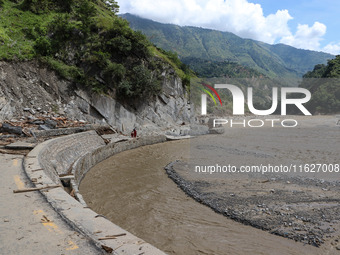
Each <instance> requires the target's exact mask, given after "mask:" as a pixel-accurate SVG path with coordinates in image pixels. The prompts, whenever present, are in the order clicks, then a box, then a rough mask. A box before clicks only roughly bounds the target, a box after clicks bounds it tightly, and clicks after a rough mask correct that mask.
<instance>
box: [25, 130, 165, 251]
mask: <svg viewBox="0 0 340 255" xmlns="http://www.w3.org/2000/svg"><path fill="white" fill-rule="evenodd" d="M165 141H166V137H165V136H157V137H143V138H138V139H133V140H130V141H124V142H119V143H112V144H108V145H105V143H104V141H103V139H102V138H101V137H100V136H99V135H97V133H96V132H95V131H89V132H84V133H79V134H74V135H69V136H65V137H60V138H56V139H52V140H49V141H46V142H44V143H41V144H39V145H38V146H37V147H35V148H34V149H33V150H32V151H31V152H30V153H29V154H28V155H27V156H26V157H25V160H24V169H25V171H26V173H27V175H28V176H29V178H30V179H31V181H32V182H33V183H34V184H35V186H36V187H38V188H40V187H45V186H48V185H61V181H60V175H62V176H63V175H65V174H68V175H70V176H71V178H72V180H71V184H72V186H73V188H74V189H75V191H76V193H77V195H78V196H79V200H80V201H83V200H82V197H81V195H80V194H79V193H78V192H77V191H78V185H79V184H80V182H81V180H82V179H83V177H84V176H85V174H86V173H87V172H88V171H89V170H90V169H91V167H93V166H94V165H96V164H97V163H99V162H101V161H102V160H105V159H107V158H109V157H111V156H112V155H114V154H117V153H119V152H122V151H125V150H129V149H133V148H137V147H140V146H144V145H151V144H155V143H161V142H165ZM41 193H42V194H43V195H44V196H45V197H46V199H47V201H48V202H49V203H50V204H51V205H52V206H53V208H54V209H55V210H56V211H57V212H58V213H59V214H60V215H61V217H62V218H64V219H65V220H66V221H67V222H68V223H69V224H70V225H71V226H72V227H74V228H75V229H76V230H78V231H79V232H81V233H83V234H84V235H85V236H87V237H89V238H90V239H91V240H92V241H93V242H94V243H95V245H96V246H97V247H98V248H101V249H104V250H106V251H109V252H112V253H113V254H150V255H153V254H155V255H158V254H165V253H164V252H162V251H160V250H159V249H157V248H155V247H154V246H152V245H150V244H148V243H146V242H145V241H143V240H141V239H139V238H138V237H136V236H134V235H132V234H131V233H129V232H127V231H125V230H124V229H122V228H120V227H119V226H117V225H115V224H114V223H112V222H111V221H109V220H107V219H106V218H105V217H104V216H102V215H98V214H97V213H95V212H94V211H92V210H91V209H90V208H88V207H87V206H86V204H85V202H82V203H80V202H78V201H77V200H76V199H74V198H73V197H71V196H70V195H69V194H68V193H67V192H66V191H65V190H64V188H63V187H62V186H61V187H58V188H54V189H49V190H41ZM121 234H125V235H123V236H120V237H117V238H116V239H111V240H99V239H101V238H105V237H107V236H114V235H121Z"/></svg>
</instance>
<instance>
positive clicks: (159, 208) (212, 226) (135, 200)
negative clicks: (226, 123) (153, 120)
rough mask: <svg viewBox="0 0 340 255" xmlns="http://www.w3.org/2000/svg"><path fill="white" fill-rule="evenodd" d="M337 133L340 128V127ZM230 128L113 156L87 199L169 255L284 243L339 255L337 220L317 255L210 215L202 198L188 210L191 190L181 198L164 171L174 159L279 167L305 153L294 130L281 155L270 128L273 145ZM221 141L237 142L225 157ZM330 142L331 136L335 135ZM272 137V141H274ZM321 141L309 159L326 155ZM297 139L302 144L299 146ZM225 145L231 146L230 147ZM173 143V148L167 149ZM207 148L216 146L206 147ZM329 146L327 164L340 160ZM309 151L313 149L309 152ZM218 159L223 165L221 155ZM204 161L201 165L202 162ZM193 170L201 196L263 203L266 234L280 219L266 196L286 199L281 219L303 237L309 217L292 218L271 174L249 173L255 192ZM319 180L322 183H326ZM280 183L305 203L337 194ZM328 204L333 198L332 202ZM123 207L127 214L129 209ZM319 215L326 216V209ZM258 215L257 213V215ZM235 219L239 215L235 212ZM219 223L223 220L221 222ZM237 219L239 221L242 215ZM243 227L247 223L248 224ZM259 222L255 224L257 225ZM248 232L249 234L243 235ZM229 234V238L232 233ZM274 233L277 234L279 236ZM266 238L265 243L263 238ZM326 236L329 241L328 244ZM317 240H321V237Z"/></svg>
mask: <svg viewBox="0 0 340 255" xmlns="http://www.w3.org/2000/svg"><path fill="white" fill-rule="evenodd" d="M313 121H314V120H313ZM313 121H312V122H311V120H306V121H304V124H303V125H304V126H302V127H301V128H302V129H303V128H306V127H307V126H308V127H311V128H312V129H311V130H310V131H311V132H312V133H317V132H316V131H318V130H315V129H313V127H319V126H318V125H316V124H315V123H314V122H313ZM319 121H321V122H322V123H323V124H325V123H326V126H327V125H328V124H327V123H329V124H330V123H332V121H330V120H329V119H328V120H327V119H321V120H319ZM321 122H319V123H321ZM330 125H331V124H330ZM336 130H337V131H338V129H336ZM228 131H229V132H227V133H226V134H225V135H223V136H204V137H200V138H197V139H192V140H190V141H179V142H176V143H173V142H171V143H166V144H162V145H153V146H151V147H149V146H147V147H144V148H143V149H137V150H132V151H126V152H123V153H120V154H119V157H117V156H116V157H112V158H111V159H108V160H107V161H104V162H102V163H100V164H99V165H98V166H96V167H95V168H93V169H92V170H91V171H90V172H89V173H88V174H87V176H86V177H85V179H84V180H83V182H82V184H81V193H82V194H83V195H84V197H85V200H86V201H87V203H88V204H89V206H91V208H93V209H94V210H95V211H97V212H100V213H102V214H104V215H106V217H108V218H109V219H110V220H112V221H114V222H116V223H117V224H119V225H121V226H123V227H124V228H127V229H128V230H129V231H131V232H132V233H134V234H136V235H137V236H140V237H142V238H143V239H145V240H147V241H148V242H151V243H152V244H154V245H155V246H156V247H158V248H160V249H162V250H164V251H166V252H167V253H169V254H181V253H183V249H185V250H184V251H185V253H186V254H190V252H193V254H195V252H196V254H197V251H202V254H211V253H213V254H225V253H224V252H223V250H224V251H225V250H228V249H229V250H230V253H231V254H246V253H247V251H248V252H249V251H252V252H254V253H255V254H269V253H268V250H271V252H270V254H272V250H273V249H276V248H277V247H278V246H280V249H279V250H280V254H303V253H306V254H318V253H319V254H325V252H326V253H328V254H332V253H333V252H336V247H337V241H336V240H337V238H336V236H337V235H336V231H335V230H334V229H335V227H336V224H335V222H332V223H331V225H332V226H331V227H334V229H330V231H329V230H328V231H329V232H332V233H331V234H333V236H332V237H328V233H326V232H322V231H320V233H321V234H322V236H321V237H319V238H320V240H321V241H322V242H324V243H323V244H322V243H321V242H320V244H321V248H319V249H315V250H314V249H312V246H310V245H307V246H305V245H303V243H301V244H299V243H295V241H290V240H288V239H284V238H280V237H276V236H274V235H270V234H269V233H265V232H263V231H260V230H256V229H254V228H252V227H247V226H243V225H240V224H238V223H235V222H233V221H230V220H229V221H228V219H227V218H226V217H223V216H218V215H217V214H216V213H214V212H212V211H209V210H210V209H209V208H206V209H209V210H208V211H206V210H205V209H203V208H205V207H204V206H203V207H202V205H200V204H197V203H195V202H194V201H191V202H194V203H193V204H189V205H187V203H189V201H190V199H189V201H187V200H188V198H187V197H186V196H185V195H184V194H183V193H182V195H184V197H181V195H180V194H179V193H181V191H180V190H178V188H176V185H174V183H171V181H170V180H168V178H167V175H166V174H165V173H164V170H162V169H163V167H164V166H165V165H167V164H168V163H170V162H171V161H174V160H178V159H180V160H181V161H182V162H188V161H190V159H192V158H193V156H194V158H196V159H197V158H200V159H201V160H202V161H206V160H207V158H209V156H211V154H212V153H213V154H217V155H219V156H220V157H222V158H223V159H224V160H225V159H226V158H228V159H229V157H230V156H232V158H234V159H235V160H241V159H242V160H243V161H244V160H245V159H246V158H249V159H251V162H253V163H254V164H255V163H256V162H255V161H256V160H260V161H263V160H264V159H265V160H266V161H267V160H269V161H270V160H276V161H278V162H281V160H282V159H283V158H285V157H286V156H287V155H289V154H290V155H291V156H292V155H293V156H294V157H295V158H294V159H292V158H291V157H290V158H289V157H288V158H286V159H287V161H290V162H292V160H293V161H294V162H295V161H296V158H297V157H301V156H302V155H301V153H295V152H293V153H292V151H291V148H288V147H289V146H288V144H289V143H291V142H292V141H293V140H296V138H295V137H294V138H293V139H290V140H288V139H287V136H290V135H291V133H287V134H286V135H287V136H284V135H281V138H280V139H282V141H286V147H284V146H282V150H281V151H274V150H273V149H274V147H275V146H274V144H275V143H276V142H277V141H275V139H274V140H273V137H271V136H268V130H265V131H264V133H265V134H266V136H267V138H268V139H267V141H264V142H262V143H259V141H253V142H249V137H247V136H244V132H246V130H243V129H241V130H233V131H230V130H228ZM337 131H334V132H337ZM252 132H253V131H252ZM280 132H281V131H280ZM334 134H338V133H334ZM273 135H275V137H277V133H276V134H274V133H273ZM255 136H256V133H255ZM322 136H323V134H322V132H320V134H319V138H320V137H322ZM213 137H216V139H217V140H216V139H215V140H214V139H213ZM240 137H241V138H242V137H243V140H242V142H239V143H237V142H236V141H237V139H239V138H240ZM259 137H262V140H263V134H262V136H259ZM202 139H203V140H202ZM221 139H222V140H223V139H227V140H228V141H229V142H228V143H227V145H228V148H227V150H224V151H223V153H220V154H219V153H218V152H219V151H220V147H221V146H218V148H217V149H216V148H215V149H214V147H211V145H212V143H211V142H210V143H209V140H210V141H214V144H215V145H216V142H217V141H221ZM233 139H234V140H233ZM326 139H329V137H328V138H326ZM335 139H336V137H335ZM271 140H272V143H270V141H271ZM196 141H197V142H196ZM318 141H319V144H320V145H319V148H315V151H311V150H310V146H306V144H305V146H306V147H305V149H306V150H305V151H306V152H305V153H307V154H304V156H306V155H307V156H308V157H307V158H309V157H310V156H313V155H314V154H313V153H314V152H315V155H317V154H318V153H317V151H318V150H319V149H320V150H321V149H322V148H321V147H322V146H326V145H324V142H320V141H321V140H320V139H319V140H318ZM333 141H334V138H333ZM296 142H297V143H298V141H296ZM222 143H223V144H224V142H222ZM168 145H169V147H167V146H168ZM203 145H205V146H208V147H205V148H203V147H202V146H203ZM220 145H221V144H220ZM259 145H261V150H260V151H259V148H256V147H258V146H259ZM281 145H282V144H281ZM247 146H248V147H247ZM294 146H296V144H295V145H293V147H294ZM320 146H321V147H320ZM222 147H223V146H222ZM277 147H278V146H276V148H277ZM302 147H303V146H302ZM302 147H296V149H298V150H300V149H302ZM327 147H328V150H330V151H331V152H329V151H328V150H327V149H326V150H324V153H322V155H328V158H327V159H325V158H323V160H326V161H325V162H331V161H328V160H329V159H330V158H332V157H335V159H337V155H338V154H337V153H338V151H337V148H338V147H336V146H335V147H332V146H329V144H328V145H327ZM195 148H196V150H197V148H198V150H199V151H201V154H196V152H197V151H196V152H195V151H194V150H195ZM283 148H285V149H283ZM334 149H335V151H333V152H332V150H334ZM308 150H309V152H307V151H308ZM301 151H302V150H301ZM209 153H210V154H209ZM265 155H267V156H265ZM277 155H279V156H280V157H278V156H277ZM236 158H237V159H236ZM254 159H255V161H254ZM319 159H320V158H315V159H314V161H315V160H316V161H317V160H319ZM214 160H216V158H215V159H214ZM314 161H313V162H314ZM197 162H198V163H199V161H197ZM206 163H207V162H206ZM186 170H187V169H186ZM191 170H192V169H191ZM176 171H177V169H176ZM189 172H190V174H191V176H190V174H189V173H188V171H184V170H183V171H182V172H181V174H182V177H183V178H188V176H190V178H191V179H190V180H189V181H190V182H192V183H195V184H200V185H197V186H196V187H195V188H198V187H199V188H200V189H198V191H200V192H201V198H207V199H211V200H213V199H214V197H213V196H214V194H213V192H214V191H215V192H216V190H218V192H217V195H221V194H222V195H224V198H225V199H226V200H227V201H231V200H233V201H237V200H240V201H239V203H238V204H236V203H234V204H232V205H231V206H230V208H231V209H234V212H237V211H239V212H242V211H241V210H240V208H239V207H238V206H240V205H242V202H245V201H246V200H245V199H244V198H243V199H242V196H243V195H244V196H245V197H247V196H248V198H249V200H252V201H253V204H256V206H258V208H257V210H258V213H256V214H254V218H258V216H259V215H261V217H262V218H261V217H259V218H258V219H257V222H258V225H257V227H259V228H261V229H266V230H270V229H268V226H270V225H268V222H273V221H272V219H271V218H270V217H269V215H270V214H271V213H272V212H271V211H270V210H271V208H269V207H268V205H266V204H265V203H262V202H261V199H263V198H264V197H266V196H267V195H268V197H270V196H271V197H272V200H273V201H274V200H277V206H280V202H281V206H284V205H286V207H283V208H282V210H283V211H282V213H283V214H284V215H281V214H280V215H278V216H277V217H278V218H281V223H282V224H283V225H284V222H286V224H287V228H286V229H291V231H290V232H288V234H292V233H293V232H294V233H295V234H298V235H299V234H300V231H299V229H298V226H296V225H295V223H296V221H300V220H301V218H298V219H297V220H296V221H295V222H291V221H290V219H291V218H293V217H294V216H295V215H294V213H293V212H294V210H295V209H291V207H292V205H289V204H286V202H287V200H286V198H285V197H284V196H282V194H284V193H285V190H283V191H282V192H281V191H280V189H279V188H278V187H279V186H276V187H273V188H270V189H268V187H269V186H270V185H272V184H273V182H274V181H272V179H271V178H275V177H273V176H271V177H270V179H268V176H261V177H260V178H252V179H248V176H247V177H246V176H242V179H243V180H248V183H250V182H254V183H255V182H257V183H258V184H257V186H256V185H255V186H254V185H253V186H249V187H248V189H247V184H248V183H247V182H245V183H241V181H240V180H236V181H235V179H233V178H231V179H230V180H229V182H227V181H226V180H225V179H221V178H220V177H216V178H215V180H214V181H215V182H212V184H211V185H208V182H209V181H211V179H213V178H211V177H207V176H197V175H195V174H193V173H192V171H189ZM183 173H185V174H183ZM276 178H278V177H276ZM289 178H291V177H289ZM255 180H256V181H255ZM268 180H269V181H268ZM276 180H277V181H275V183H276V184H279V183H280V181H279V179H276ZM318 180H319V181H320V182H321V179H318ZM169 181H170V182H169ZM223 182H226V183H224V185H225V186H223V185H220V186H219V185H217V184H216V183H219V184H220V183H223ZM287 182H290V183H287ZM323 183H325V182H323ZM267 184H268V185H269V186H268V185H267ZM289 184H290V185H289ZM300 184H301V183H300ZM90 185H91V186H90ZM263 185H267V186H268V187H263ZM280 185H281V187H282V189H283V187H285V186H287V188H286V189H287V190H288V191H286V193H287V194H288V193H289V192H290V193H292V194H294V196H296V200H299V199H300V200H299V201H302V200H303V199H305V198H306V196H304V194H311V196H313V195H315V196H318V195H321V196H323V195H324V193H326V194H327V195H329V194H330V193H327V192H326V190H323V189H326V188H327V187H326V188H325V187H324V186H322V187H321V186H319V185H317V183H315V182H314V183H313V182H310V183H305V184H304V185H305V186H308V185H309V186H310V187H313V186H315V190H314V191H313V190H312V189H311V190H310V189H309V188H308V187H307V188H306V187H304V189H305V190H306V192H305V193H303V192H302V191H299V190H298V188H299V183H294V182H293V181H292V180H290V181H288V180H285V182H283V183H281V184H280ZM325 185H326V184H325ZM237 186H239V187H238V190H235V189H234V190H232V189H233V188H235V187H237ZM302 186H303V185H302ZM302 186H301V187H302ZM104 187H105V188H104ZM301 187H300V188H301ZM204 188H206V189H204ZM214 188H215V189H214ZM241 189H244V190H245V192H244V193H240V192H238V193H237V192H236V191H240V190H241ZM320 190H321V191H322V192H323V193H322V194H320V192H319V191H320ZM332 192H333V193H332V194H336V190H333V191H332ZM261 193H262V195H261ZM162 194H163V195H162ZM215 195H216V194H215ZM290 197H292V196H290ZM307 198H308V197H307ZM309 198H310V197H309ZM325 199H330V198H329V197H328V198H325ZM215 202H216V200H215ZM292 202H294V201H292ZM324 202H325V200H324V201H323V200H322V199H321V200H320V198H319V199H315V198H313V200H312V202H311V203H310V204H308V201H307V204H306V205H305V206H304V205H303V204H301V203H300V204H299V203H297V204H295V205H296V208H300V209H301V207H302V208H303V207H306V208H309V209H310V211H312V212H313V211H316V209H318V208H317V207H316V204H318V206H319V207H320V206H321V209H320V211H324V210H323V209H324V208H326V210H328V209H329V208H328V206H329V205H330V204H329V203H330V201H328V203H327V204H326V205H325V203H324ZM311 205H312V206H311ZM335 205H337V202H336V201H334V200H333V202H332V203H331V205H330V207H331V208H333V209H336V207H337V206H335ZM196 206H198V207H196ZM246 206H249V203H245V207H246ZM183 207H186V208H187V209H183ZM223 207H224V205H223V204H222V205H221V208H223ZM121 208H125V209H124V210H122V209H121ZM267 208H268V210H267ZM286 208H289V210H292V211H288V212H287V211H284V210H286ZM223 209H225V208H223ZM251 209H253V208H251ZM300 209H299V210H300ZM317 211H318V212H320V211H319V210H317ZM201 212H202V213H201ZM255 212H257V211H256V210H255ZM209 213H212V214H209ZM299 213H301V214H303V213H304V210H303V209H302V210H300V211H299ZM334 213H335V211H332V210H330V211H329V213H328V214H325V217H326V218H325V219H326V220H329V219H331V220H336V215H337V214H334ZM164 215H166V218H165V219H164V218H162V217H163V216H164ZM288 215H290V216H288ZM331 215H333V216H332V217H333V219H332V218H328V216H331ZM228 216H229V217H231V216H232V215H228ZM318 216H319V215H318V214H316V215H314V216H313V215H312V218H313V217H314V218H313V221H311V222H309V223H310V225H313V224H314V226H315V228H316V229H317V228H318V227H320V226H319V225H318V224H317V223H316V221H317V220H319V218H318ZM219 217H221V218H219ZM266 217H268V218H269V220H268V221H267V222H266V221H264V222H263V218H266ZM286 217H288V219H286ZM305 217H307V215H305ZM231 218H233V217H231ZM212 219H213V220H212ZM215 219H218V220H217V221H215ZM222 219H223V220H222ZM234 219H236V218H235V217H234ZM220 220H221V221H220ZM224 220H227V223H221V222H222V221H224ZM236 220H237V219H236ZM239 221H240V220H239ZM261 222H262V223H263V225H262V226H261V225H260V224H261ZM243 223H247V222H246V221H243ZM235 224H237V225H235ZM248 224H250V223H249V221H248ZM301 224H303V225H306V227H308V224H305V222H303V221H302V223H301ZM252 225H253V226H255V224H252ZM267 225H268V226H267ZM186 226H190V228H192V227H194V229H195V230H190V229H187V228H186ZM263 226H264V227H263ZM240 229H244V232H243V234H241V235H240V231H241V230H240ZM326 229H327V228H326ZM301 230H302V231H303V230H304V229H303V228H302V229H301ZM333 230H334V232H333ZM242 231H243V230H242ZM242 231H241V232H242ZM257 231H259V232H257ZM226 232H227V233H228V234H226ZM270 232H272V233H274V232H273V231H270ZM188 233H189V234H188ZM314 233H315V232H314ZM316 233H318V232H316ZM275 234H277V233H275ZM254 235H255V236H256V239H255V238H254ZM267 235H269V236H267ZM161 237H162V238H163V239H162V238H161ZM190 237H192V239H190ZM262 237H263V238H264V239H261V238H262ZM286 237H290V238H292V237H293V239H294V236H289V235H287V236H286ZM307 237H308V236H307ZM315 237H318V236H314V238H315ZM267 238H268V239H267ZM271 238H274V239H271ZM323 238H324V240H322V239H323ZM181 240H182V241H181ZM297 240H299V239H297ZM309 240H313V239H312V238H310V239H308V238H307V240H302V239H300V240H299V241H307V242H308V241H309ZM314 240H317V239H316V238H315V239H314ZM184 242H185V243H186V244H188V243H189V244H190V245H185V243H184ZM177 244H179V246H177ZM279 244H280V245H279ZM311 244H314V243H311ZM314 245H315V244H314ZM202 246H203V247H202ZM213 248H214V249H217V250H215V251H212V250H211V249H213ZM311 249H312V250H311Z"/></svg>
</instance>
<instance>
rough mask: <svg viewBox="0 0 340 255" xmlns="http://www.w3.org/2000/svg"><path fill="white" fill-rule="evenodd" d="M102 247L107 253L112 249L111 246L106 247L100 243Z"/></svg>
mask: <svg viewBox="0 0 340 255" xmlns="http://www.w3.org/2000/svg"><path fill="white" fill-rule="evenodd" d="M102 249H103V250H104V251H106V252H107V253H112V252H113V249H112V248H111V247H108V246H105V245H102Z"/></svg>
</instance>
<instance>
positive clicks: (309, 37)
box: [118, 0, 340, 52]
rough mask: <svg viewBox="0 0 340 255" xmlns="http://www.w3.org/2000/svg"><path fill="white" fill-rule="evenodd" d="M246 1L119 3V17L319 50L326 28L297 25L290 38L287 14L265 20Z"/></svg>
mask: <svg viewBox="0 0 340 255" xmlns="http://www.w3.org/2000/svg"><path fill="white" fill-rule="evenodd" d="M248 1H249V0H158V1H156V0H118V3H119V5H120V12H121V13H127V12H129V13H132V14H136V15H139V16H141V17H144V18H148V19H152V20H155V21H158V22H162V23H172V24H177V25H182V26H183V25H187V26H198V27H204V28H211V29H216V30H221V31H228V32H232V33H235V34H236V35H238V36H241V37H243V38H251V39H255V40H259V41H263V42H266V43H271V44H273V43H277V42H281V43H285V44H288V45H291V46H294V47H297V48H303V49H310V50H321V48H320V42H321V41H322V39H323V36H324V35H325V33H326V29H327V28H326V26H325V25H324V24H322V23H320V22H315V23H314V24H313V26H311V27H310V26H308V25H300V24H299V25H298V27H297V31H296V33H295V34H292V32H291V30H290V28H289V26H288V22H289V21H290V20H291V19H293V18H292V17H291V15H290V14H289V12H288V10H278V11H277V12H276V13H273V14H270V15H268V16H265V15H264V13H263V9H262V7H261V5H260V4H254V3H250V2H248ZM339 45H340V44H329V45H327V46H326V47H325V48H324V49H323V50H325V51H327V52H336V51H338V52H339V47H340V46H339Z"/></svg>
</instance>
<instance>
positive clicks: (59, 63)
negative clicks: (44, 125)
mask: <svg viewBox="0 0 340 255" xmlns="http://www.w3.org/2000/svg"><path fill="white" fill-rule="evenodd" d="M118 8H119V7H118V5H117V2H116V1H114V0H109V1H107V0H69V1H63V0H23V1H16V0H0V59H3V60H31V59H33V58H38V59H39V60H40V61H42V62H43V63H46V64H48V65H49V66H50V67H51V68H52V69H54V70H55V71H56V72H57V73H58V74H59V75H61V76H62V77H64V78H66V79H68V80H70V81H73V82H77V83H81V84H84V85H85V86H87V87H89V88H92V89H93V90H94V91H97V92H104V93H106V92H109V91H110V94H113V95H115V96H116V97H117V98H118V99H120V101H128V99H133V98H141V97H143V98H145V97H151V96H153V95H156V94H158V93H159V92H160V90H161V87H162V86H161V85H162V79H163V78H162V76H161V75H162V70H163V69H164V65H172V66H173V67H174V68H175V69H176V71H177V72H178V74H179V75H180V77H181V78H182V79H183V80H184V82H185V83H186V84H187V85H188V81H187V79H188V77H189V75H190V74H189V72H188V71H187V70H182V67H184V66H183V65H182V63H181V62H180V61H179V60H178V58H177V57H176V56H175V55H171V54H170V53H168V52H165V51H162V50H160V49H157V48H155V47H154V46H153V45H152V44H151V43H150V42H149V41H148V40H147V39H146V37H145V36H144V35H143V34H141V33H140V32H135V31H133V30H132V29H131V28H130V27H129V24H128V22H127V21H126V20H124V19H122V18H120V17H118V16H117V12H118ZM158 55H165V56H168V57H164V58H161V57H157V56H158ZM164 61H167V62H164ZM130 101H131V100H130Z"/></svg>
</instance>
